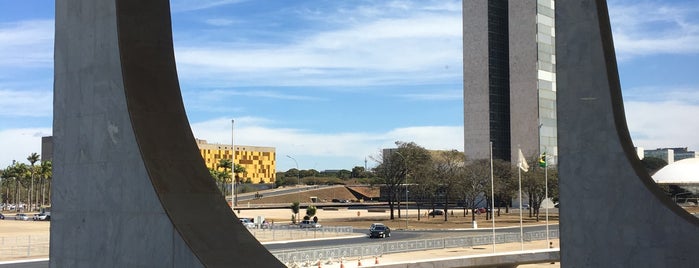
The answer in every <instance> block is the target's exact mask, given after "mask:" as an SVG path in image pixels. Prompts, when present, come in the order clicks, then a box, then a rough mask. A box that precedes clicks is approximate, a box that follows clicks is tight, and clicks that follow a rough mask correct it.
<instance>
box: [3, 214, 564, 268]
mask: <svg viewBox="0 0 699 268" xmlns="http://www.w3.org/2000/svg"><path fill="white" fill-rule="evenodd" d="M549 229H550V230H558V225H557V224H556V225H549ZM544 230H546V226H525V227H524V231H525V232H531V231H544ZM366 232H367V230H357V229H355V233H358V234H365V233H366ZM495 232H496V233H500V234H502V233H519V227H508V228H501V229H496V230H495ZM491 233H492V230H491V229H485V228H481V229H463V230H410V231H404V230H396V231H392V232H391V237H389V238H381V239H380V238H374V239H371V238H369V237H368V236H365V237H355V238H341V239H329V240H314V241H298V242H288V243H274V244H267V245H265V248H267V249H268V250H270V251H282V250H290V249H296V250H298V249H310V248H324V247H336V246H339V245H342V246H347V245H353V244H363V243H381V242H384V241H400V240H415V239H430V238H442V237H454V236H477V235H484V234H491ZM48 267H49V264H48V261H36V262H27V263H16V264H2V263H0V268H48Z"/></svg>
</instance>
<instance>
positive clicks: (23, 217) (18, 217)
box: [15, 213, 29, 221]
mask: <svg viewBox="0 0 699 268" xmlns="http://www.w3.org/2000/svg"><path fill="white" fill-rule="evenodd" d="M15 220H18V221H28V220H29V216H27V214H24V213H19V214H16V215H15Z"/></svg>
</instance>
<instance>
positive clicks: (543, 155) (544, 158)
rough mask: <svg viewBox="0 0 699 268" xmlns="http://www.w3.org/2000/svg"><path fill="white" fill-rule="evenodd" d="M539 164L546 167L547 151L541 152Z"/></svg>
mask: <svg viewBox="0 0 699 268" xmlns="http://www.w3.org/2000/svg"><path fill="white" fill-rule="evenodd" d="M539 166H540V167H543V168H545V167H546V153H543V154H541V156H539Z"/></svg>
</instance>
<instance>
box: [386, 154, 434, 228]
mask: <svg viewBox="0 0 699 268" xmlns="http://www.w3.org/2000/svg"><path fill="white" fill-rule="evenodd" d="M396 145H397V146H398V148H397V149H393V150H387V152H388V153H389V154H388V155H384V153H383V152H381V153H380V155H381V156H380V157H379V158H378V159H375V158H373V157H372V159H373V160H374V161H376V162H378V163H379V164H378V165H377V166H376V167H375V168H374V172H375V173H376V175H377V176H378V177H379V178H380V180H381V184H383V185H384V188H385V191H386V193H387V194H388V200H387V201H388V207H389V210H390V218H391V219H395V215H394V209H395V207H396V205H397V206H400V198H398V197H399V195H400V192H401V190H402V189H405V188H404V186H403V185H404V183H406V181H407V180H408V175H409V174H417V173H421V174H422V171H421V170H424V169H429V168H431V162H432V159H431V156H430V153H429V151H427V150H426V149H425V148H423V147H420V146H419V145H417V144H415V143H414V142H409V143H408V142H401V141H397V142H396ZM411 182H412V183H416V181H415V180H413V181H411ZM399 217H400V211H399Z"/></svg>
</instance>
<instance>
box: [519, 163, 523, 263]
mask: <svg viewBox="0 0 699 268" xmlns="http://www.w3.org/2000/svg"><path fill="white" fill-rule="evenodd" d="M517 173H518V174H519V239H520V242H521V244H522V250H524V227H523V226H522V169H521V168H518V169H517Z"/></svg>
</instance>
